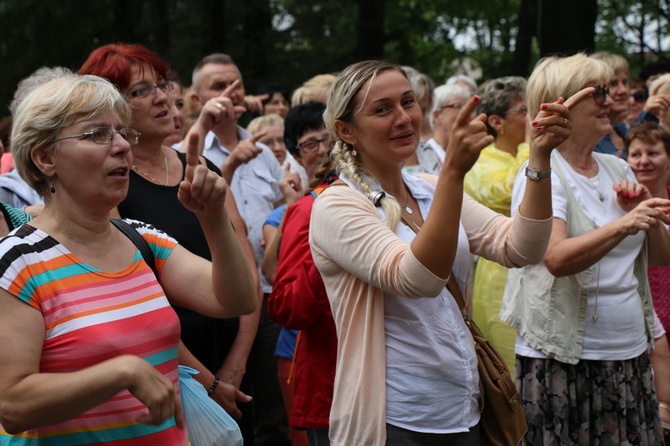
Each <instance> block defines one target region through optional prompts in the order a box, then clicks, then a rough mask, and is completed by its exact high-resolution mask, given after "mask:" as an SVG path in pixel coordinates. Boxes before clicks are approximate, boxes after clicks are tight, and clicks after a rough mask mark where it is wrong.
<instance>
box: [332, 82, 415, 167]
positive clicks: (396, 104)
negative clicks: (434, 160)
mask: <svg viewBox="0 0 670 446" xmlns="http://www.w3.org/2000/svg"><path fill="white" fill-rule="evenodd" d="M355 101H356V105H355V107H354V110H355V112H354V115H353V119H352V121H351V122H349V123H345V124H344V125H345V127H346V129H347V131H345V132H340V136H342V137H343V139H344V141H345V142H347V143H349V144H352V145H353V146H354V147H356V149H357V151H358V154H359V156H360V159H361V161H362V162H363V164H364V165H365V167H366V168H368V169H370V170H372V171H375V170H377V169H384V168H385V167H386V166H389V167H390V166H392V165H393V166H395V167H397V168H400V167H401V165H402V164H403V163H404V162H405V161H407V159H408V158H410V157H411V156H412V155H413V154H414V152H415V151H416V148H417V146H418V144H419V138H420V136H421V135H420V128H421V109H420V108H419V104H417V102H416V97H415V95H414V91H413V90H412V87H411V85H410V84H409V81H408V80H407V78H406V77H405V76H404V75H403V74H402V73H400V72H398V71H396V70H386V71H383V72H381V73H379V74H378V75H377V77H376V78H374V79H372V80H370V81H368V82H366V83H365V84H364V85H363V87H362V88H361V89H360V91H359V92H358V94H357V96H356V100H355Z"/></svg>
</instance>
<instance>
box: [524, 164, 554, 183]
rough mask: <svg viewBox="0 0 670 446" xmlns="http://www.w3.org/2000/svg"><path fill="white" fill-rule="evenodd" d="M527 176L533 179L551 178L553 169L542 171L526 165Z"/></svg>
mask: <svg viewBox="0 0 670 446" xmlns="http://www.w3.org/2000/svg"><path fill="white" fill-rule="evenodd" d="M526 176H527V177H528V178H530V179H531V180H541V179H542V178H549V177H550V176H551V170H549V172H540V171H539V170H537V169H536V168H534V167H530V166H526Z"/></svg>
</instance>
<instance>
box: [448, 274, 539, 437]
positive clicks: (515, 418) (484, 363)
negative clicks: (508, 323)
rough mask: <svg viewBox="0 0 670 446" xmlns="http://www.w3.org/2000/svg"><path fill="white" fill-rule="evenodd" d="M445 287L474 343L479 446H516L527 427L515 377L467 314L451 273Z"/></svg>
mask: <svg viewBox="0 0 670 446" xmlns="http://www.w3.org/2000/svg"><path fill="white" fill-rule="evenodd" d="M447 289H448V290H449V291H450V292H451V294H452V295H453V296H454V299H455V300H456V303H458V306H459V307H460V309H461V313H462V314H463V319H465V324H466V325H467V326H468V328H469V329H470V333H471V334H472V339H473V341H474V343H475V353H476V354H477V369H478V370H479V381H480V385H481V389H482V404H483V407H482V415H481V421H480V427H481V432H482V438H481V445H482V446H487V445H491V446H517V445H518V444H519V443H520V442H521V439H522V438H523V436H524V435H525V434H526V431H527V430H528V429H527V427H526V414H525V412H524V410H523V407H522V406H521V397H520V396H519V392H518V391H517V389H516V385H515V384H514V380H513V379H512V376H511V375H510V372H509V370H508V369H507V366H506V365H505V362H504V361H503V359H502V357H501V356H500V354H499V353H498V352H497V351H496V349H494V348H493V346H492V345H491V344H490V343H489V341H487V340H486V338H485V337H484V335H483V334H482V332H481V331H480V330H479V327H477V325H476V324H475V322H474V321H473V320H472V319H470V318H469V317H468V314H467V307H466V306H465V300H464V299H463V295H462V294H461V291H460V289H459V288H458V284H457V283H456V279H455V278H454V276H453V274H452V275H451V276H449V282H447Z"/></svg>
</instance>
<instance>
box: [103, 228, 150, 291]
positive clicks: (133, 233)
mask: <svg viewBox="0 0 670 446" xmlns="http://www.w3.org/2000/svg"><path fill="white" fill-rule="evenodd" d="M111 222H112V224H113V225H114V226H116V228H117V229H118V230H119V231H121V232H123V234H124V235H125V236H126V237H128V238H129V239H130V241H131V242H133V244H134V245H135V246H136V247H137V249H139V251H140V254H142V257H143V258H144V261H145V262H146V264H147V265H149V267H150V268H151V270H152V271H153V272H154V275H155V276H156V278H158V271H157V270H156V258H155V257H154V252H153V251H152V250H151V247H150V246H149V243H147V241H146V240H144V237H142V235H141V234H140V233H139V232H137V230H135V228H133V227H132V226H131V225H130V224H129V223H127V222H126V221H124V220H121V219H119V218H112V219H111Z"/></svg>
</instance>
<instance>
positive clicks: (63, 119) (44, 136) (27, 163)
mask: <svg viewBox="0 0 670 446" xmlns="http://www.w3.org/2000/svg"><path fill="white" fill-rule="evenodd" d="M110 112H115V113H116V114H117V115H118V116H119V118H120V119H121V122H122V123H123V126H124V127H125V126H128V125H129V124H130V122H131V116H132V111H131V109H130V105H129V104H128V102H127V101H126V99H125V98H124V97H123V96H122V95H121V93H120V92H119V91H118V90H117V89H116V88H115V87H114V86H113V85H112V84H111V83H110V82H109V81H107V80H106V79H102V78H100V77H98V76H92V75H83V76H80V75H77V74H72V73H68V74H64V75H62V76H61V77H58V78H55V79H53V80H51V81H49V82H46V83H45V84H43V85H41V86H39V87H36V88H34V89H33V90H32V91H30V92H29V93H28V94H26V95H25V96H24V97H23V98H22V99H21V101H20V102H19V103H18V104H17V105H16V109H15V114H14V123H13V127H12V139H11V141H12V152H13V154H14V165H15V166H16V169H17V170H18V172H19V175H21V177H22V178H23V179H24V180H25V181H26V182H27V183H28V184H29V185H30V187H32V188H33V189H35V191H36V192H37V193H38V194H39V195H40V196H42V197H44V199H45V200H47V199H49V198H50V197H51V192H50V191H49V178H47V176H46V175H45V174H44V173H43V172H42V171H40V170H39V169H38V168H37V166H36V165H35V163H34V162H33V160H32V154H33V153H34V152H40V151H55V150H56V149H57V148H58V143H57V142H55V141H56V139H58V137H59V136H60V132H61V130H62V129H63V128H64V127H67V126H69V125H71V124H72V123H74V122H75V121H79V120H87V119H93V118H97V117H98V116H102V115H105V114H107V113H110Z"/></svg>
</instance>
